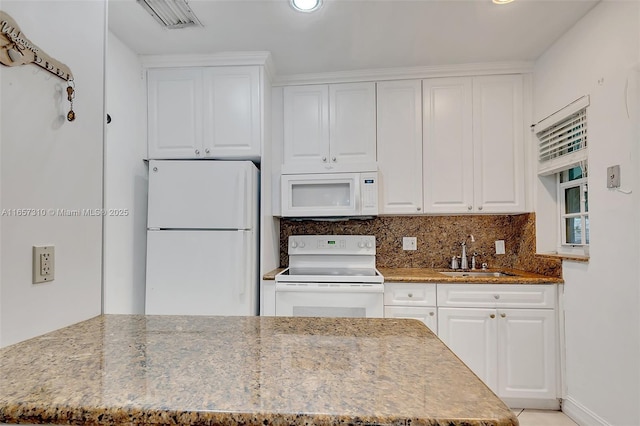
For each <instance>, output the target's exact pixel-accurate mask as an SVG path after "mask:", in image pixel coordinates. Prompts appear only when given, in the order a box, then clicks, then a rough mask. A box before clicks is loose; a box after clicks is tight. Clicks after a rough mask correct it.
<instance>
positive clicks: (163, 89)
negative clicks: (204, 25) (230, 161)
mask: <svg viewBox="0 0 640 426" xmlns="http://www.w3.org/2000/svg"><path fill="white" fill-rule="evenodd" d="M202 80H203V78H202V69H200V68H191V69H184V68H176V69H152V70H149V72H148V74H147V87H148V93H147V109H148V118H147V125H148V134H147V137H148V156H149V158H153V159H156V158H192V157H196V156H197V155H198V154H200V153H201V151H202V137H203V136H202V133H203V132H202V130H203V128H202V117H203V116H202V105H203V101H202V100H203V96H202ZM196 152H198V154H196Z"/></svg>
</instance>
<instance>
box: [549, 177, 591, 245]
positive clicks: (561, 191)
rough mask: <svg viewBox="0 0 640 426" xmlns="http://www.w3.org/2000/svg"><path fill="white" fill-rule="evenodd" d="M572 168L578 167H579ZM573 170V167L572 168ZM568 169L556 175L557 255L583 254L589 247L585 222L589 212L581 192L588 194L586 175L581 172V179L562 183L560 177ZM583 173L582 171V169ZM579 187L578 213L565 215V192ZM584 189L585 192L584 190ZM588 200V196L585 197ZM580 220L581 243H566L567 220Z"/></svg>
mask: <svg viewBox="0 0 640 426" xmlns="http://www.w3.org/2000/svg"><path fill="white" fill-rule="evenodd" d="M574 167H580V166H579V165H577V166H574ZM572 168H573V167H572ZM570 169H571V168H569V169H565V170H562V171H559V172H558V173H556V189H557V194H556V197H557V198H556V199H557V200H558V203H557V205H558V211H557V216H556V217H557V219H558V228H557V229H558V230H559V232H558V236H557V237H558V242H557V245H558V253H566V254H578V255H582V254H584V253H585V252H586V251H587V250H588V247H589V242H588V241H587V234H588V233H589V230H588V226H587V224H586V221H587V220H588V219H589V211H588V209H587V208H586V204H587V203H586V202H585V197H583V196H582V191H584V192H586V193H587V194H588V193H589V182H588V175H586V173H584V172H583V174H582V177H580V178H578V179H574V180H568V181H566V182H562V179H561V175H562V173H565V172H567V171H568V170H570ZM583 171H584V169H583ZM576 187H579V188H580V191H581V195H580V212H577V213H567V212H566V191H567V189H570V188H576ZM585 188H586V190H585ZM587 198H588V195H587ZM575 217H578V218H581V219H582V221H581V228H582V232H581V243H580V244H576V243H567V241H566V238H567V222H566V219H568V218H575Z"/></svg>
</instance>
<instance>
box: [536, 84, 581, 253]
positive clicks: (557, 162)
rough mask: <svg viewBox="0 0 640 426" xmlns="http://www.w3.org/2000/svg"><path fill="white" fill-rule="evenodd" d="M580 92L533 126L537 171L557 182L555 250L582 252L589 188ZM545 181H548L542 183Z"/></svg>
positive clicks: (545, 177) (546, 215)
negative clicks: (578, 96)
mask: <svg viewBox="0 0 640 426" xmlns="http://www.w3.org/2000/svg"><path fill="white" fill-rule="evenodd" d="M588 106H589V96H583V97H581V98H579V99H577V100H575V101H574V102H572V103H571V104H569V105H567V106H566V107H564V108H562V109H561V110H559V111H557V112H555V113H553V114H551V115H550V116H548V117H547V118H545V119H543V120H541V121H540V122H539V123H538V124H536V125H535V126H534V127H535V134H536V137H537V138H538V141H539V143H538V175H539V176H540V178H541V179H543V180H544V181H547V182H548V183H549V184H551V185H553V183H552V182H553V180H551V181H548V180H547V179H551V178H552V177H553V178H555V182H556V184H555V185H556V189H557V191H556V200H555V201H556V203H555V204H556V206H557V213H552V212H551V211H549V212H545V213H544V216H545V217H547V218H549V219H551V218H552V217H553V216H556V217H557V222H558V226H557V228H556V229H557V243H556V245H557V250H558V252H560V253H572V254H583V253H587V250H588V246H589V191H588V185H587V160H588V156H587V107H588ZM545 185H547V184H545Z"/></svg>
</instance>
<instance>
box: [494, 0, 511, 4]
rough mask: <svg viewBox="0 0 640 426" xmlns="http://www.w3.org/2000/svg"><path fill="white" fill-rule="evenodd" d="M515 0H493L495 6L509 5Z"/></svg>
mask: <svg viewBox="0 0 640 426" xmlns="http://www.w3.org/2000/svg"><path fill="white" fill-rule="evenodd" d="M512 1H513V0H493V2H494V3H495V4H507V3H511V2H512Z"/></svg>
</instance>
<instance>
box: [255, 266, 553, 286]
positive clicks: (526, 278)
mask: <svg viewBox="0 0 640 426" xmlns="http://www.w3.org/2000/svg"><path fill="white" fill-rule="evenodd" d="M284 269H285V268H277V269H274V270H273V271H270V272H268V273H266V274H264V276H263V279H265V280H274V279H275V277H276V275H277V274H278V273H279V272H280V271H283V270H284ZM378 270H379V271H380V273H381V274H382V275H383V276H384V282H386V283H389V282H409V283H411V282H414V283H438V284H441V283H443V284H447V283H456V284H462V283H469V284H562V283H563V282H564V281H563V280H562V278H555V277H548V276H546V275H540V274H534V273H533V272H526V271H521V270H518V269H507V268H501V269H499V271H502V272H507V273H509V274H512V275H509V276H505V277H493V276H490V277H449V276H446V275H442V274H440V273H439V272H440V271H447V270H446V269H431V268H378ZM488 271H494V270H492V269H489V270H488ZM495 271H498V269H496V270H495Z"/></svg>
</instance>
